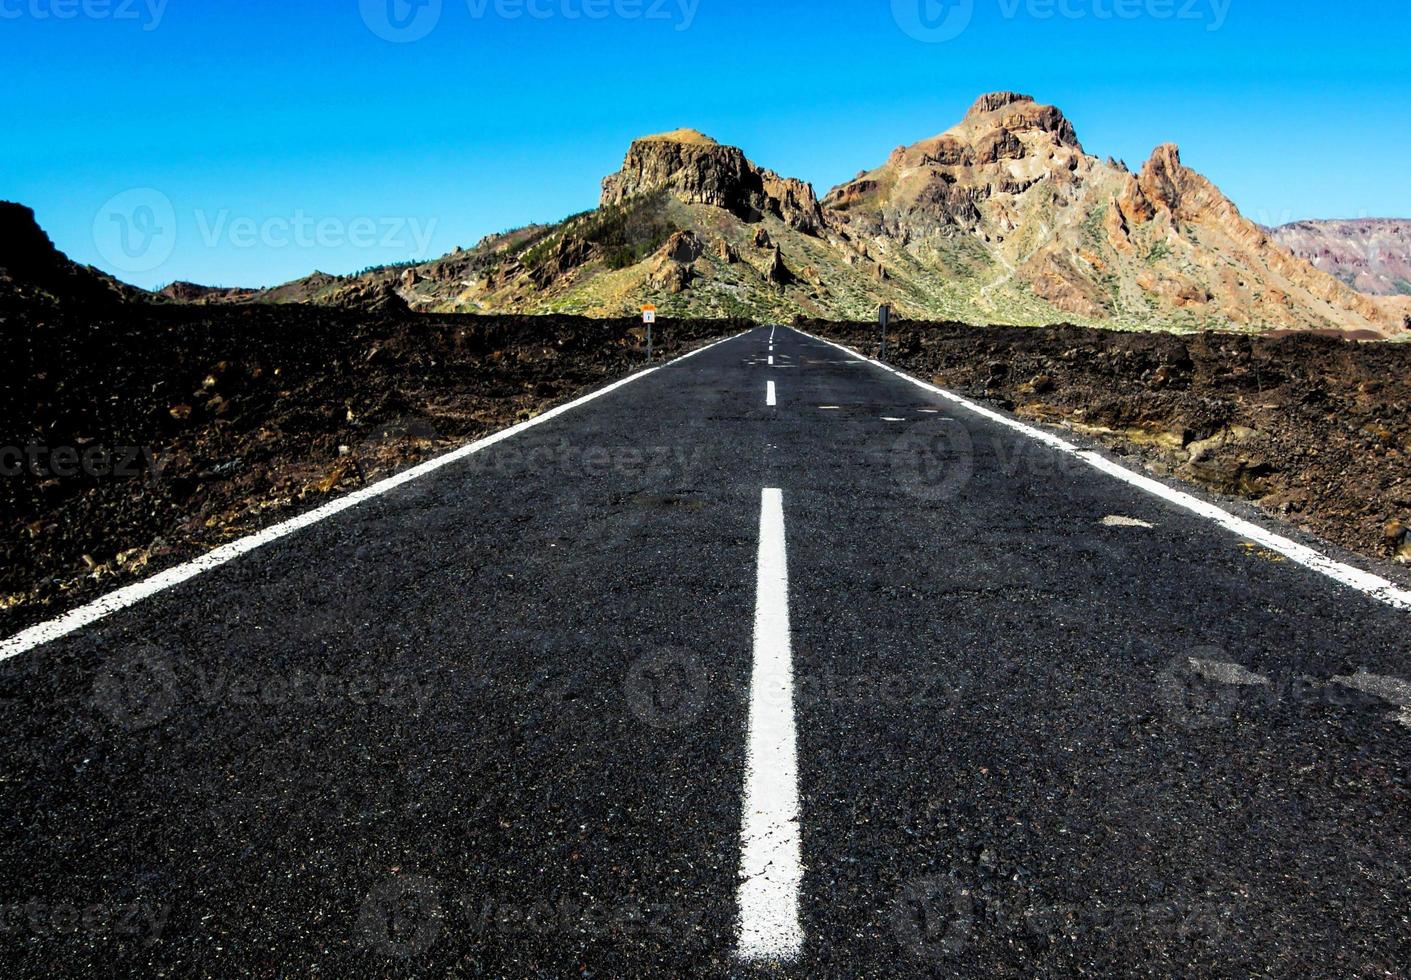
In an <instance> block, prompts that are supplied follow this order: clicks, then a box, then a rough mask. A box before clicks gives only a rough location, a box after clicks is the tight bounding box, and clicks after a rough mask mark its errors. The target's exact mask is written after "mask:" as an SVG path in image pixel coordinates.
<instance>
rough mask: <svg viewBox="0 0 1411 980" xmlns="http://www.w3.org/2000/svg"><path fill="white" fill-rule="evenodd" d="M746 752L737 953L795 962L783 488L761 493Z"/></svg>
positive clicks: (798, 936)
mask: <svg viewBox="0 0 1411 980" xmlns="http://www.w3.org/2000/svg"><path fill="white" fill-rule="evenodd" d="M746 752H747V756H746V760H745V790H744V799H743V803H744V806H743V809H742V815H741V821H740V884H739V889H738V892H737V895H736V902H737V905H738V907H739V944H738V946H737V947H736V955H737V956H738V958H739V959H741V960H743V961H745V962H747V963H759V962H779V961H787V960H792V959H794V958H796V957H797V956H798V955H799V953H800V952H802V950H803V943H804V937H803V926H802V924H801V922H800V919H799V889H800V885H801V883H802V880H803V843H802V840H801V837H800V832H799V776H798V738H797V733H796V729H795V718H794V666H793V649H792V646H791V642H790V636H789V563H788V550H787V543H786V541H785V534H784V494H783V492H782V491H780V490H778V489H772V488H767V489H765V490H764V491H763V493H761V495H760V508H759V574H758V584H757V590H756V598H755V623H754V666H753V671H752V675H751V678H750V708H749V735H748V741H747V743H746Z"/></svg>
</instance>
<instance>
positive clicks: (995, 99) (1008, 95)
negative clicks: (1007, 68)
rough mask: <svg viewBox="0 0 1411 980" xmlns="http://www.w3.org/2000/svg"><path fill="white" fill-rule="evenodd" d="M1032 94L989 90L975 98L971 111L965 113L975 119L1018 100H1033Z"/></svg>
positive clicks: (969, 117)
mask: <svg viewBox="0 0 1411 980" xmlns="http://www.w3.org/2000/svg"><path fill="white" fill-rule="evenodd" d="M1033 101H1034V97H1033V96H1032V95H1020V94H1019V93H1018V92H989V93H986V94H985V95H982V96H980V97H979V98H978V99H976V100H975V104H974V105H972V106H971V107H970V111H969V112H967V113H966V114H965V118H966V119H974V118H975V117H976V116H983V115H984V114H985V113H987V112H995V111H997V110H999V109H1003V108H1004V107H1005V106H1008V105H1014V103H1016V102H1033Z"/></svg>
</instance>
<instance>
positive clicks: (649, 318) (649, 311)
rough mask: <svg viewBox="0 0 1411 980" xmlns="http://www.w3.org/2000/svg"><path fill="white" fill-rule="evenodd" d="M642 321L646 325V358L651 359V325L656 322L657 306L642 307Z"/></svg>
mask: <svg viewBox="0 0 1411 980" xmlns="http://www.w3.org/2000/svg"><path fill="white" fill-rule="evenodd" d="M642 322H643V323H645V324H646V325H647V360H648V361H650V360H651V359H652V326H653V324H655V323H656V322H657V308H656V307H655V306H644V307H642Z"/></svg>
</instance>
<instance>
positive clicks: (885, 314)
mask: <svg viewBox="0 0 1411 980" xmlns="http://www.w3.org/2000/svg"><path fill="white" fill-rule="evenodd" d="M877 319H878V321H879V322H880V323H881V324H882V351H881V354H880V355H879V356H878V358H877V360H879V361H885V360H886V359H887V324H889V323H891V322H892V308H891V307H890V306H887V305H886V304H885V303H884V304H882V305H881V306H880V307H878V308H877Z"/></svg>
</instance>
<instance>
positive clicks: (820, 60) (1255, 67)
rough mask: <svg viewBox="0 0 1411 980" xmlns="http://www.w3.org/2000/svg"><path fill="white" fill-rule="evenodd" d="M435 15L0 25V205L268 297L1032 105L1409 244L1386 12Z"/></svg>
mask: <svg viewBox="0 0 1411 980" xmlns="http://www.w3.org/2000/svg"><path fill="white" fill-rule="evenodd" d="M389 2H392V3H394V4H396V8H395V9H394V10H392V11H390V13H389V9H388V7H387V4H388V3H389ZM418 2H425V3H430V4H432V6H427V7H423V8H420V9H418V8H413V7H408V6H407V2H406V0H242V2H239V3H235V2H230V0H0V14H3V16H2V17H0V64H3V65H4V66H5V68H6V72H5V74H6V81H7V89H8V94H7V97H6V99H5V100H4V105H3V108H0V134H3V137H0V198H6V199H12V200H17V201H20V202H22V203H25V204H28V205H30V206H31V207H33V208H34V209H35V210H36V211H37V213H38V215H39V219H40V222H41V224H42V225H43V226H44V227H45V229H46V230H47V231H48V232H49V233H50V236H51V237H52V238H53V239H54V241H55V242H56V244H57V245H58V246H59V247H60V248H62V249H63V250H65V251H66V252H68V253H69V254H70V255H72V256H74V257H75V258H77V259H79V260H81V261H84V262H90V263H93V264H95V265H98V266H99V267H101V268H105V269H107V270H109V271H111V272H114V273H116V274H118V275H119V276H120V277H122V278H124V279H126V280H128V281H130V282H136V283H138V284H140V285H144V286H151V285H154V284H157V283H164V282H169V281H172V280H175V279H188V280H194V281H197V282H205V283H212V284H222V285H266V284H271V283H276V282H281V281H284V280H288V279H291V278H295V277H297V276H300V275H303V274H305V273H307V272H309V271H311V270H313V269H315V268H319V269H323V270H324V271H328V272H348V271H354V270H356V269H360V268H362V267H365V266H368V265H373V264H378V263H383V262H388V261H399V260H404V259H407V258H411V257H414V256H415V257H427V256H434V255H439V254H442V253H443V252H446V251H449V250H450V249H452V248H454V247H455V246H456V245H470V244H473V243H474V242H475V241H476V240H477V239H478V238H479V237H480V236H482V235H484V234H486V233H489V232H494V231H498V230H502V229H505V228H509V227H513V226H517V225H521V224H524V223H526V222H529V221H545V220H554V219H557V218H560V217H563V216H564V215H566V214H569V213H572V212H575V211H580V210H583V209H586V208H589V207H592V206H594V205H595V204H596V201H597V194H598V185H599V182H600V180H601V178H602V177H603V176H604V175H606V174H607V173H610V172H611V171H613V170H615V169H617V167H618V166H619V165H620V163H621V159H622V155H623V153H624V152H625V150H626V147H627V144H628V142H629V141H630V140H631V139H632V138H633V137H634V136H637V135H641V134H645V133H650V132H658V131H661V130H666V129H673V128H676V127H678V126H693V127H695V128H698V129H701V130H703V131H704V132H707V133H709V134H711V135H712V136H715V137H716V138H717V139H719V140H721V141H722V142H728V143H733V144H737V145H740V146H743V147H744V148H745V149H746V151H747V152H748V154H749V155H750V157H751V158H752V159H754V160H755V161H756V162H758V163H760V164H762V165H765V166H768V167H771V168H773V169H775V170H777V171H779V172H781V173H783V174H787V175H792V176H798V177H802V178H804V179H807V180H810V181H812V182H813V183H814V184H815V185H816V186H817V187H818V189H819V191H820V193H822V192H823V191H826V190H827V189H828V188H829V187H831V186H833V185H834V184H836V183H837V182H839V181H842V180H844V179H846V178H848V177H851V176H852V175H853V174H854V173H856V172H857V171H858V170H860V169H863V168H867V167H871V166H874V165H876V164H877V163H879V162H881V161H882V160H883V159H884V158H885V157H886V155H887V153H888V152H890V150H891V149H892V148H893V147H895V146H897V145H899V144H902V143H909V142H913V141H915V140H917V139H919V138H922V137H925V136H929V135H933V134H935V133H938V132H940V131H942V130H944V129H946V128H948V127H949V126H950V125H952V124H953V123H954V122H956V121H957V120H958V119H959V118H960V116H961V114H962V113H963V112H964V111H965V109H966V108H967V107H968V106H969V104H970V103H971V101H972V100H973V99H974V98H975V96H976V95H978V94H979V93H981V92H985V91H990V90H995V89H1016V90H1019V91H1025V92H1030V93H1032V94H1033V95H1035V96H1036V97H1038V98H1039V99H1040V100H1041V101H1045V102H1052V103H1054V104H1056V105H1058V106H1060V107H1061V108H1062V109H1063V110H1064V111H1065V112H1066V113H1067V114H1068V115H1069V117H1070V118H1071V119H1072V120H1073V123H1074V125H1075V126H1076V127H1077V130H1078V135H1079V137H1080V138H1081V139H1082V140H1083V143H1084V145H1085V146H1086V148H1087V149H1088V151H1089V152H1091V153H1095V154H1099V155H1104V156H1105V155H1108V154H1111V155H1113V156H1117V157H1120V158H1124V159H1126V160H1127V161H1128V162H1129V163H1130V164H1132V165H1133V166H1134V167H1135V166H1137V165H1139V164H1140V162H1141V161H1142V160H1144V159H1145V158H1146V156H1147V155H1148V154H1149V153H1150V151H1151V149H1152V148H1153V147H1154V146H1155V145H1156V144H1158V143H1161V142H1165V141H1175V142H1178V143H1179V144H1181V146H1182V149H1183V152H1184V157H1185V160H1186V162H1187V164H1189V165H1191V166H1193V167H1194V168H1196V169H1197V170H1199V171H1201V172H1203V173H1205V174H1206V175H1207V176H1209V177H1211V178H1212V179H1213V180H1215V181H1216V183H1218V184H1219V185H1220V186H1221V187H1222V188H1223V189H1224V190H1225V191H1226V192H1227V193H1229V194H1230V196H1231V197H1233V198H1234V200H1235V201H1236V203H1238V204H1239V205H1240V207H1241V208H1242V209H1244V210H1245V212H1246V213H1247V214H1249V215H1250V216H1251V217H1253V218H1255V219H1256V220H1262V221H1265V222H1275V223H1277V222H1281V221H1285V220H1293V219H1296V218H1304V217H1355V216H1394V217H1407V216H1411V186H1409V185H1408V179H1407V173H1408V170H1409V169H1411V165H1408V161H1411V125H1408V123H1409V122H1411V54H1408V51H1411V27H1408V17H1407V12H1406V9H1405V6H1404V4H1401V3H1393V2H1388V0H1340V2H1338V3H1330V2H1327V0H1319V2H1316V3H1315V2H1306V0H973V5H974V6H973V15H972V16H971V19H970V20H969V22H968V25H967V24H966V23H965V21H964V9H963V4H964V3H965V2H966V0H831V2H830V0H810V2H803V0H785V2H769V0H418ZM437 3H439V5H440V10H439V14H438V12H437V10H436V9H435V5H436V4H437ZM525 4H529V5H532V8H533V10H534V12H535V13H534V14H533V15H531V13H529V12H528V8H527V7H526V6H525ZM129 5H130V6H129ZM957 6H962V9H961V11H960V13H958V14H957V13H953V12H952V11H953V8H955V7H957ZM1063 11H1066V13H1064V12H1063ZM70 13H71V14H73V16H70V17H63V18H61V17H60V16H58V15H59V14H70ZM516 13H518V14H519V16H512V15H514V14H516ZM1119 13H1120V16H1119V15H1118V14H1119ZM392 14H396V15H401V16H402V18H403V20H402V21H400V22H399V23H402V22H404V23H405V24H407V25H408V26H407V27H406V28H405V30H404V31H403V33H401V34H397V33H396V30H395V29H394V28H393V27H391V26H390V25H391V24H392V23H393V21H392V20H390V19H389V16H391V15H392ZM590 14H591V15H592V16H589V15H590ZM1046 14H1047V15H1049V16H1045V15H1046ZM506 15H511V16H506ZM947 16H954V17H958V18H960V19H959V20H949V21H948V20H947V19H946V18H947ZM418 18H420V19H418ZM433 22H434V23H433ZM369 25H372V26H369ZM957 26H964V27H965V29H964V30H961V31H959V33H958V35H957V36H955V37H953V38H951V39H949V40H945V41H934V42H928V41H925V40H919V39H917V38H916V37H914V36H912V33H916V34H924V33H925V32H926V31H927V29H928V27H931V28H935V30H936V31H938V32H941V33H954V29H955V28H956V27H957ZM907 27H910V28H912V33H908V31H907V30H906V28H907ZM416 33H425V36H424V37H421V38H420V39H418V40H413V41H406V40H404V41H403V42H402V43H394V42H392V41H389V40H386V39H385V38H384V37H383V36H382V35H388V34H390V35H393V36H398V37H401V38H404V39H405V38H406V37H408V36H410V35H411V34H416ZM135 188H152V189H154V190H155V191H157V192H159V193H158V195H157V196H155V197H154V196H153V195H152V194H150V193H148V192H145V191H144V192H142V193H139V194H137V195H133V194H126V195H125V196H121V197H117V203H110V202H112V201H113V199H114V198H115V196H118V195H123V193H124V192H127V191H131V190H132V189H135ZM164 202H170V207H171V212H170V214H171V215H173V216H174V218H175V223H174V225H173V226H172V227H171V229H170V231H171V234H170V235H169V236H167V237H166V238H163V237H162V236H163V235H166V232H167V230H168V229H167V227H166V225H167V212H165V211H163V206H164ZM114 211H117V212H120V213H119V214H114V213H112V212H114ZM300 216H303V218H304V220H305V221H306V224H305V227H304V228H303V229H302V231H300V229H298V228H295V227H294V224H295V222H296V219H298V218H299V217H300ZM357 219H362V221H361V222H358V220H357ZM315 222H324V225H323V227H322V229H320V228H319V227H318V226H317V225H316V224H314V223H315ZM399 222H400V223H402V225H401V227H400V228H399V227H398V223H399ZM129 225H131V226H132V227H128V226H129ZM428 232H429V235H428V234H427V233H428ZM123 234H126V235H128V236H133V235H140V236H143V237H138V238H134V237H127V238H121V239H119V238H118V237H116V236H119V235H123ZM252 239H253V242H252ZM153 240H155V241H157V242H158V245H157V246H155V247H147V248H146V250H145V251H144V250H143V246H144V245H145V244H146V243H147V242H150V241H153ZM115 242H118V243H120V244H121V245H123V246H125V247H126V251H123V250H122V249H121V248H118V247H115ZM162 242H165V243H166V244H165V246H163V245H162ZM419 246H423V247H424V254H417V253H418V251H419ZM167 253H170V254H169V257H168V254H167ZM125 256H135V258H133V259H132V260H131V261H129V260H128V259H127V258H125ZM158 260H160V264H157V265H155V266H153V262H155V261H158ZM148 266H152V267H150V268H149V267H148Z"/></svg>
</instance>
